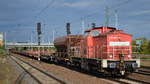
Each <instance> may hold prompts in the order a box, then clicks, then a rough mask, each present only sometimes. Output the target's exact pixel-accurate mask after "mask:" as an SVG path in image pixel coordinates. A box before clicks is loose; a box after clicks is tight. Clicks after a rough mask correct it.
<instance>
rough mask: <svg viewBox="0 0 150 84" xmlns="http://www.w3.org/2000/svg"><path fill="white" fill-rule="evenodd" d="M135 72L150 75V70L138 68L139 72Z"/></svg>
mask: <svg viewBox="0 0 150 84" xmlns="http://www.w3.org/2000/svg"><path fill="white" fill-rule="evenodd" d="M135 73H138V74H142V75H147V76H150V71H145V70H138V72H135Z"/></svg>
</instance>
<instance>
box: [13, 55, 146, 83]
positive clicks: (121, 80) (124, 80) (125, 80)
mask: <svg viewBox="0 0 150 84" xmlns="http://www.w3.org/2000/svg"><path fill="white" fill-rule="evenodd" d="M11 57H12V56H11ZM12 58H13V59H18V60H20V61H23V62H24V63H26V64H28V65H31V64H32V62H31V61H30V62H28V61H29V58H28V57H22V56H18V57H17V56H13V57H12ZM27 60H28V61H27ZM34 61H36V60H34ZM36 62H39V61H36ZM41 64H44V62H41ZM46 64H47V63H46ZM31 66H32V67H33V68H36V67H34V66H33V65H31ZM47 67H49V66H47ZM41 68H42V67H41ZM43 69H46V68H43ZM40 71H41V70H40ZM71 73H72V72H70V74H71ZM70 74H69V75H70ZM99 79H100V80H103V81H106V82H108V83H110V84H148V82H144V81H142V80H135V79H131V78H112V77H108V78H107V77H100V78H99ZM39 80H40V78H39ZM61 81H62V80H61ZM68 81H70V80H68ZM70 82H71V81H70ZM71 83H72V84H76V83H73V82H71ZM71 83H68V82H61V83H54V84H71ZM43 84H45V83H43ZM50 84H52V83H50ZM93 84H95V83H93ZM96 84H99V82H98V83H96Z"/></svg>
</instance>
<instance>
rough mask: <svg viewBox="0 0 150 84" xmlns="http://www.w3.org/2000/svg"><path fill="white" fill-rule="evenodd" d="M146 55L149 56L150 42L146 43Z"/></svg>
mask: <svg viewBox="0 0 150 84" xmlns="http://www.w3.org/2000/svg"><path fill="white" fill-rule="evenodd" d="M147 54H150V41H148V46H147Z"/></svg>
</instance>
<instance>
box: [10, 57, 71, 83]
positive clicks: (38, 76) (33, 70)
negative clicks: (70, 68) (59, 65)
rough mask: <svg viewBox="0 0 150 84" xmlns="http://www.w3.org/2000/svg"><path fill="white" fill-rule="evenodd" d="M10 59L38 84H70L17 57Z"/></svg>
mask: <svg viewBox="0 0 150 84" xmlns="http://www.w3.org/2000/svg"><path fill="white" fill-rule="evenodd" d="M10 58H11V59H12V60H14V61H15V62H16V63H17V64H18V65H19V66H20V67H21V68H23V69H24V70H25V71H26V72H27V73H28V74H29V75H31V76H32V77H33V78H34V79H35V80H36V81H37V82H38V83H39V84H70V83H68V82H67V81H65V80H63V79H61V78H59V77H56V76H55V75H53V74H51V73H49V72H46V71H44V70H42V69H39V68H37V67H35V66H33V65H31V64H29V63H27V62H25V61H24V60H22V59H20V58H18V57H14V56H10Z"/></svg>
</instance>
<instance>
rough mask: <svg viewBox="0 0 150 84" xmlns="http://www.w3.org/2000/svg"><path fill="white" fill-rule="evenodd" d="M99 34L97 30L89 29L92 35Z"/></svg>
mask: <svg viewBox="0 0 150 84" xmlns="http://www.w3.org/2000/svg"><path fill="white" fill-rule="evenodd" d="M99 34H100V31H97V30H93V31H91V35H92V36H98V35H99Z"/></svg>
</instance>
